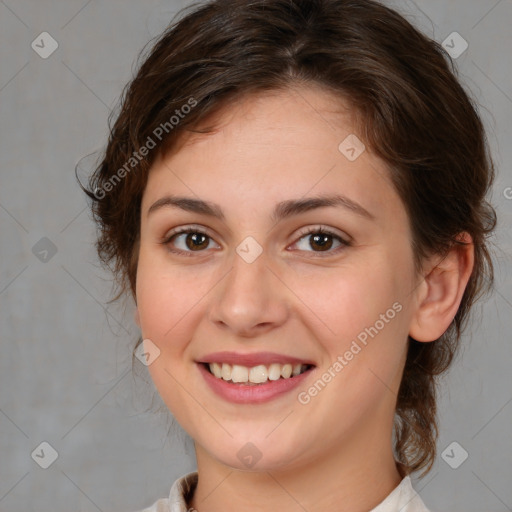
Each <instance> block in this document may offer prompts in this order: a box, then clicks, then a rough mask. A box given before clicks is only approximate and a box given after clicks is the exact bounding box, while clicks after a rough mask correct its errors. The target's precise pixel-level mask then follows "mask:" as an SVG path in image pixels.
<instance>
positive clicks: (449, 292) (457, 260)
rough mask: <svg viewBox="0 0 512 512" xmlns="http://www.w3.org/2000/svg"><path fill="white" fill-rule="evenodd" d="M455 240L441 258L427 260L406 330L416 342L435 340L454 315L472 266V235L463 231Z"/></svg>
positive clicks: (445, 328)
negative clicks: (422, 279)
mask: <svg viewBox="0 0 512 512" xmlns="http://www.w3.org/2000/svg"><path fill="white" fill-rule="evenodd" d="M457 240H458V243H455V244H454V245H453V247H452V248H451V249H450V251H449V252H448V254H447V255H446V256H445V257H444V258H442V259H441V260H440V261H439V255H438V256H437V258H436V257H433V258H431V259H430V260H429V262H428V263H427V265H426V267H427V268H430V269H431V270H430V271H429V272H428V274H427V275H426V276H425V277H424V281H423V282H422V283H421V284H420V286H418V288H417V289H416V298H417V300H416V311H415V312H414V313H413V316H412V319H411V326H410V330H409V336H411V337H412V338H413V339H415V340H416V341H435V340H437V339H438V338H439V337H440V336H442V335H443V334H444V332H445V331H446V330H447V329H448V327H449V326H450V324H451V322H452V320H453V318H454V317H455V315H456V314H457V310H458V309H459V305H460V302H461V300H462V296H463V294H464V290H465V289H466V285H467V284H468V281H469V278H470V276H471V272H472V271H473V265H474V245H473V240H472V238H471V236H470V235H469V234H468V233H466V232H464V233H461V234H460V235H459V236H458V237H457ZM432 267H433V268H432Z"/></svg>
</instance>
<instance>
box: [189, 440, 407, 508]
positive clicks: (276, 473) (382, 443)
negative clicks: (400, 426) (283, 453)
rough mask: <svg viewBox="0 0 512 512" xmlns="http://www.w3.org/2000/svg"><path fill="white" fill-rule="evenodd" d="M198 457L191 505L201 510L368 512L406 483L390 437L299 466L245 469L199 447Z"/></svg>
mask: <svg viewBox="0 0 512 512" xmlns="http://www.w3.org/2000/svg"><path fill="white" fill-rule="evenodd" d="M196 456H197V467H198V473H199V480H198V484H197V488H196V490H195V492H194V495H193V497H192V499H191V501H190V503H189V506H190V507H192V508H193V509H195V510H196V511H197V512H221V511H222V512H229V511H232V510H244V512H252V511H261V510H279V511H280V512H292V511H293V512H296V511H297V510H300V509H303V510H307V511H308V512H320V511H322V512H323V511H324V510H333V511H334V510H336V511H343V512H367V511H368V510H371V509H373V508H374V507H376V506H377V505H378V504H379V503H381V502H382V501H383V500H384V499H385V498H386V496H388V495H389V494H390V493H391V491H392V490H393V489H394V488H395V487H396V486H397V485H398V484H399V483H400V481H401V480H402V475H401V474H400V473H399V471H398V469H397V465H396V462H395V460H394V457H393V454H392V450H391V443H390V438H389V437H387V436H382V434H381V435H380V436H379V435H378V434H377V435H376V436H369V435H368V432H358V435H357V439H355V438H354V437H351V438H350V440H347V442H344V443H343V442H342V443H340V445H339V449H338V450H336V451H332V450H331V451H330V452H329V453H326V454H321V455H320V456H318V457H317V458H315V459H314V460H309V461H304V462H303V463H301V464H300V465H298V464H295V465H294V466H293V468H290V467H287V468H285V469H283V468H278V469H275V470H273V469H271V470H267V471H265V470H263V471H242V470H239V469H235V468H232V467H228V466H226V465H224V464H222V463H221V462H219V461H218V460H216V459H214V458H212V457H211V456H210V454H209V453H208V452H206V451H205V450H204V449H203V448H202V447H201V446H199V445H196Z"/></svg>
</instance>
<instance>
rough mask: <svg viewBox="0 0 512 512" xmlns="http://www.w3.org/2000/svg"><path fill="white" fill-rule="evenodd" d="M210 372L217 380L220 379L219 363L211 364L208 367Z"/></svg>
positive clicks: (220, 369)
mask: <svg viewBox="0 0 512 512" xmlns="http://www.w3.org/2000/svg"><path fill="white" fill-rule="evenodd" d="M210 371H211V372H212V373H213V375H215V377H217V378H219V379H220V378H222V368H221V366H220V364H219V363H212V364H211V365H210Z"/></svg>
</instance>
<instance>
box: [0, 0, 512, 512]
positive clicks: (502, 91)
mask: <svg viewBox="0 0 512 512" xmlns="http://www.w3.org/2000/svg"><path fill="white" fill-rule="evenodd" d="M186 3H187V2H185V1H182V2H178V1H175V0H174V1H158V0H146V1H142V0H122V1H121V0H109V1H100V0H89V1H86V0H68V1H66V2H64V1H57V0H53V1H51V0H38V1H36V0H32V1H27V0H0V130H1V131H0V173H1V174H0V177H1V186H0V229H1V244H0V271H1V273H0V301H1V306H0V325H1V347H0V348H1V357H0V434H1V435H0V511H2V512H14V511H21V510H23V511H26V512H28V511H32V510H34V511H35V510H37V511H38V512H45V511H52V512H58V511H64V510H75V511H97V510H99V511H103V512H107V511H130V510H131V511H134V510H137V509H139V508H142V507H143V506H148V505H149V504H150V503H152V502H153V501H155V500H156V499H157V498H160V497H165V496H167V495H168V492H169V488H170V485H171V484H172V482H173V481H174V480H175V478H177V477H178V476H180V475H182V474H184V473H186V472H188V471H191V470H193V469H194V468H195V461H194V457H193V449H192V445H191V443H190V441H187V442H185V441H184V439H183V438H182V437H180V436H176V435H169V434H168V424H169V418H168V416H167V415H166V413H165V412H164V413H159V414H155V413H154V412H147V411H146V409H147V408H148V407H149V406H151V405H152V404H153V405H154V407H153V410H154V409H155V408H158V407H159V406H161V402H160V400H159V398H158V397H157V398H155V397H154V396H153V390H152V385H151V384H150V383H149V384H148V383H147V381H146V379H145V377H144V375H146V374H145V368H144V367H143V366H142V365H141V364H139V363H138V362H137V361H136V363H137V364H139V368H138V369H139V370H142V371H141V376H140V377H138V376H137V373H136V374H135V375H133V374H132V372H131V348H132V346H133V343H134V341H135V340H136V339H137V336H138V333H137V329H136V326H135V324H134V323H133V320H132V311H133V309H132V306H131V304H130V303H125V304H117V305H107V304H106V302H107V300H108V298H109V293H110V290H111V288H110V276H109V275H108V274H107V273H105V272H104V271H103V270H101V268H100V267H99V265H98V262H97V260H96V256H95V253H94V248H93V241H94V225H93V223H92V221H91V219H90V217H89V213H88V211H87V203H86V201H85V197H84V195H83V194H82V192H81V191H80V189H79V188H78V186H77V183H76V180H75V175H74V167H75V165H76V164H77V163H78V162H79V160H80V159H81V158H83V157H84V156H85V155H88V154H90V153H92V152H94V151H97V150H99V149H101V148H102V147H103V145H104V143H105V142H106V135H107V117H108V114H109V111H110V110H111V108H113V107H114V105H115V103H116V101H117V99H118V97H119V94H120V92H121V89H122V87H123V85H124V84H125V83H126V81H127V80H129V78H130V76H131V73H132V66H133V64H134V62H135V58H136V56H137V55H138V52H139V50H140V49H141V48H142V47H143V46H144V44H145V43H147V42H148V41H149V40H150V39H151V38H152V37H153V36H156V35H157V34H158V33H159V32H160V31H161V30H163V29H164V28H165V26H166V24H167V23H168V21H169V20H170V19H171V18H172V16H173V15H174V13H175V12H176V11H177V10H178V9H179V8H180V7H182V6H184V5H186ZM390 5H392V6H395V7H397V8H398V9H399V10H400V11H401V12H402V13H403V14H405V15H406V17H407V18H408V19H409V20H410V21H411V22H413V23H414V24H415V25H416V26H418V27H419V28H420V29H422V30H423V31H424V32H426V33H427V34H428V35H429V36H430V37H433V38H434V39H436V40H438V41H439V42H442V41H444V40H445V39H446V38H447V36H448V35H449V34H451V33H452V32H453V31H457V32H458V33H460V34H461V35H462V36H463V38H464V39H465V40H466V41H467V42H468V44H469V48H468V49H467V51H466V52H465V53H463V54H462V55H461V56H460V57H459V58H458V59H457V60H456V62H457V65H458V68H459V71H460V76H461V79H462V81H463V82H464V84H465V85H466V87H467V88H469V89H470V90H471V92H472V94H473V96H474V97H475V99H476V100H477V101H478V103H479V104H480V106H481V115H482V117H483V119H484V122H485V124H486V127H487V130H488V135H489V139H490V144H491V148H492V151H493V153H494V158H495V162H496V165H497V169H498V178H497V181H496V184H495V187H494V193H493V198H492V199H493V202H494V204H495V206H496V208H497V211H498V215H499V219H500V225H499V229H498V232H497V236H496V237H495V243H496V244H497V246H498V247H499V250H498V249H497V250H496V265H497V269H496V270H497V274H498V279H497V290H496V293H495V294H494V295H493V296H492V297H491V298H490V299H488V300H487V301H486V302H484V303H482V306H481V307H480V309H478V308H477V311H476V313H477V318H476V321H475V322H474V323H473V324H472V326H471V327H470V329H468V331H467V334H466V336H465V337H464V350H463V353H462V356H461V357H460V358H459V360H458V362H457V364H456V365H455V367H454V368H453V370H452V371H451V372H450V374H449V375H448V377H447V378H445V379H444V381H443V382H444V384H445V386H444V387H443V388H442V389H443V391H442V397H441V402H440V420H441V431H440V441H439V456H438V459H437V462H436V464H435V467H434V468H433V470H432V471H431V473H430V474H429V475H427V476H426V477H425V478H424V479H422V480H418V481H415V485H416V488H417V489H418V490H419V492H420V494H421V495H422V497H423V498H424V500H425V501H426V502H427V504H428V505H429V506H430V507H431V508H432V510H437V511H450V512H456V511H465V512H476V511H486V512H498V511H505V510H512V485H511V483H512V469H511V461H512V436H511V433H510V432H511V428H510V427H511V424H512V421H511V419H512V403H511V402H512V382H511V380H512V377H511V373H512V372H511V371H510V363H511V361H512V344H511V343H510V331H511V328H512V320H511V319H512V286H511V285H512V280H511V276H512V272H511V261H510V259H511V258H510V256H511V254H512V243H511V240H512V237H511V232H510V226H511V221H512V199H511V197H512V189H510V188H508V187H512V174H511V162H512V144H510V136H511V133H510V130H511V125H512V123H511V121H512V80H511V78H512V62H511V60H512V59H511V49H512V38H511V31H510V26H511V24H512V1H511V0H500V1H496V0H486V1H483V0H470V1H468V0H450V1H442V0H429V1H427V0H417V1H416V2H413V1H412V0H411V1H409V0H407V1H400V2H393V3H392V4H390ZM43 31H47V32H49V33H50V34H51V36H52V37H53V38H54V39H55V40H56V41H57V42H58V44H59V46H58V49H57V50H56V51H55V53H53V54H52V55H51V56H50V57H49V58H47V59H43V58H41V57H40V56H39V55H38V54H37V53H36V52H35V51H34V50H33V49H32V48H31V42H32V41H33V40H34V39H36V37H37V36H38V35H39V34H40V33H41V32H43ZM404 44H407V42H406V41H404ZM82 163H83V164H84V166H83V168H84V169H85V170H84V172H87V170H90V163H91V159H85V161H84V162H82ZM88 165H89V167H88ZM80 168H82V166H81V167H80ZM507 197H508V198H507ZM44 237H46V238H47V239H49V240H50V241H51V243H52V244H53V245H54V246H55V249H56V251H57V252H56V253H55V254H53V255H52V252H51V247H52V246H51V244H50V243H49V242H48V241H47V240H45V239H44V240H43V241H40V240H41V239H43V238H44ZM38 243H39V245H36V244H38ZM34 246H35V247H36V249H33V248H34ZM45 248H46V249H47V250H48V249H49V248H50V252H48V254H46V255H44V253H41V251H42V250H44V249H45ZM34 253H35V254H34ZM38 253H39V254H38ZM41 258H42V259H43V261H42V260H41ZM45 259H46V261H44V260H45ZM42 441H47V442H49V443H50V444H51V445H52V446H53V447H54V448H55V450H56V451H57V452H58V458H57V460H56V461H55V462H54V463H53V464H52V465H51V466H50V467H49V468H48V469H42V468H41V467H39V465H38V464H36V462H35V461H34V460H33V459H32V458H31V453H32V452H33V450H35V449H36V448H37V447H38V446H39V444H40V443H41V442H42ZM453 441H456V442H457V443H459V445H460V446H461V447H463V449H464V450H466V451H467V452H468V454H469V456H468V458H467V460H466V461H465V462H464V463H463V464H462V465H460V467H458V468H457V469H452V468H451V467H450V466H449V465H448V464H447V463H446V462H445V460H443V458H442V457H441V454H442V452H443V450H444V449H445V448H446V447H447V446H448V445H450V443H452V442H453ZM36 453H37V450H36ZM462 453H463V452H462V451H461V448H459V447H456V448H455V451H454V452H450V451H449V454H450V455H452V454H453V456H452V459H453V457H455V458H458V457H460V456H461V454H462ZM47 454H48V452H46V455H45V456H47Z"/></svg>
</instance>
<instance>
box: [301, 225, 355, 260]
mask: <svg viewBox="0 0 512 512" xmlns="http://www.w3.org/2000/svg"><path fill="white" fill-rule="evenodd" d="M299 237H300V238H299V240H298V241H297V242H295V243H294V244H293V246H294V247H295V248H296V249H298V250H299V251H303V252H309V253H313V254H314V253H322V252H323V253H326V255H329V254H337V253H338V252H339V251H340V250H343V249H344V248H345V247H348V246H350V245H351V244H350V242H348V241H346V240H344V239H343V238H342V237H341V236H340V235H338V234H336V233H333V232H331V231H329V230H326V229H324V228H319V227H317V228H312V229H308V230H306V231H303V232H301V233H300V234H299Z"/></svg>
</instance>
